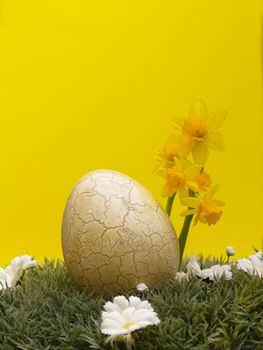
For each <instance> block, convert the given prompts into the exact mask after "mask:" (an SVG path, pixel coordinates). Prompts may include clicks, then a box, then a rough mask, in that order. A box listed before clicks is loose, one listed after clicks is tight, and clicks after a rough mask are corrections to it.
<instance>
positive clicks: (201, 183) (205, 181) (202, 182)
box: [194, 171, 211, 192]
mask: <svg viewBox="0 0 263 350" xmlns="http://www.w3.org/2000/svg"><path fill="white" fill-rule="evenodd" d="M194 181H195V182H196V183H197V185H198V189H199V191H203V192H208V191H209V190H210V189H211V177H210V175H208V174H207V173H206V172H205V171H203V172H201V173H198V174H197V175H196V177H195V178H194Z"/></svg>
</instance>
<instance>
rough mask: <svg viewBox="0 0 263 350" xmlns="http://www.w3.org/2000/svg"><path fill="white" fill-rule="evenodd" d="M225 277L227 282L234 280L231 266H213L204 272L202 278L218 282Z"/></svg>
mask: <svg viewBox="0 0 263 350" xmlns="http://www.w3.org/2000/svg"><path fill="white" fill-rule="evenodd" d="M223 276H224V277H225V279H226V280H230V279H231V278H232V272H231V266H230V265H213V266H212V267H210V268H209V269H203V270H202V278H208V279H210V281H215V280H218V279H220V278H222V277H223Z"/></svg>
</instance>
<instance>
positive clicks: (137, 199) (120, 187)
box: [62, 170, 179, 295]
mask: <svg viewBox="0 0 263 350" xmlns="http://www.w3.org/2000/svg"><path fill="white" fill-rule="evenodd" d="M62 248H63V254H64V260H65V264H66V266H67V268H68V271H69V274H70V276H71V277H72V279H73V280H74V281H75V283H76V284H77V285H78V286H79V287H80V288H81V289H82V290H85V291H86V292H88V293H89V292H93V293H94V294H99V295H112V294H113V295H116V294H120V293H124V292H128V291H129V290H131V289H133V288H135V287H136V285H137V284H138V283H145V284H146V285H148V286H154V285H156V284H159V285H162V284H164V283H165V282H166V281H168V280H169V279H170V278H173V277H174V276H175V274H176V271H177V269H178V263H179V254H178V241H177V237H176V234H175V231H174V228H173V225H172V223H171V221H170V219H169V217H168V216H167V214H166V213H165V211H164V210H163V208H162V207H161V205H160V204H159V203H158V202H157V201H156V200H155V199H154V197H153V196H152V195H151V193H150V192H149V191H148V190H146V189H145V188H144V187H143V186H142V185H141V184H139V183H138V182H137V181H135V180H133V179H132V178H130V177H128V176H126V175H124V174H121V173H119V172H116V171H112V170H96V171H92V172H90V173H88V174H87V175H85V176H84V177H83V178H81V179H80V180H79V182H78V183H77V184H76V186H75V187H74V188H73V191H72V192H71V194H70V196H69V198H68V200H67V203H66V207H65V210H64V216H63V222H62Z"/></svg>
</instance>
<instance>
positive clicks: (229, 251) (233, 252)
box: [226, 246, 236, 257]
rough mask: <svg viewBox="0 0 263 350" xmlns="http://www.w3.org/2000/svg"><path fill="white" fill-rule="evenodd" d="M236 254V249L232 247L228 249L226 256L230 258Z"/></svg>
mask: <svg viewBox="0 0 263 350" xmlns="http://www.w3.org/2000/svg"><path fill="white" fill-rule="evenodd" d="M235 254H236V252H235V249H234V248H233V247H232V246H228V247H226V255H227V256H228V257H229V256H235Z"/></svg>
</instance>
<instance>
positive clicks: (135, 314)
mask: <svg viewBox="0 0 263 350" xmlns="http://www.w3.org/2000/svg"><path fill="white" fill-rule="evenodd" d="M104 310H105V311H103V312H102V323H101V331H102V333H103V334H107V335H109V337H108V339H107V341H109V342H110V343H111V345H113V342H115V341H116V342H117V341H125V342H126V344H127V347H131V345H133V344H134V339H133V337H132V332H134V331H136V330H137V329H140V328H144V327H147V326H150V325H157V324H158V323H159V322H160V320H159V318H158V316H157V314H156V312H155V311H154V310H153V308H152V306H151V304H150V303H149V302H148V301H146V300H144V301H142V300H141V299H140V298H138V297H134V296H130V297H129V299H126V298H125V297H124V296H117V297H115V298H114V299H113V302H110V301H108V302H107V303H106V304H105V305H104Z"/></svg>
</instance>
